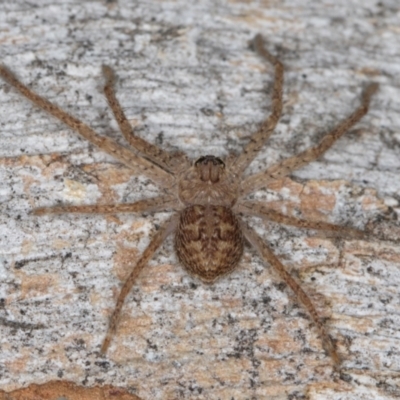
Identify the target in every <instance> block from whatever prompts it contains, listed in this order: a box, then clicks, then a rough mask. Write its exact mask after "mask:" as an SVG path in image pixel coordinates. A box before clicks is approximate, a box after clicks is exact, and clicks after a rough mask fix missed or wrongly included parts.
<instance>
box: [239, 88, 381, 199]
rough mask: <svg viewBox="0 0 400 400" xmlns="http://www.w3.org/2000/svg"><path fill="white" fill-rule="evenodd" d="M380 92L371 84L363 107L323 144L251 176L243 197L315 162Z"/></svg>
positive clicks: (247, 180) (363, 113) (362, 101)
mask: <svg viewBox="0 0 400 400" xmlns="http://www.w3.org/2000/svg"><path fill="white" fill-rule="evenodd" d="M377 90H378V84H377V83H371V84H370V85H368V86H367V88H366V89H365V90H364V92H363V94H362V97H361V106H360V107H359V108H357V109H356V110H355V111H354V112H353V113H352V114H351V115H350V116H349V117H348V118H346V119H345V120H344V121H343V122H341V123H340V124H339V125H338V126H337V127H336V128H335V129H333V130H332V131H331V132H329V133H328V134H327V135H325V136H324V137H323V138H322V140H321V142H320V143H319V144H317V145H316V146H314V147H310V148H309V149H306V150H304V151H303V152H301V153H300V154H297V155H296V156H293V157H289V158H287V159H286V160H283V161H282V162H281V163H278V164H275V165H273V166H272V167H270V168H268V169H267V170H266V171H264V172H260V173H258V174H254V175H251V176H249V177H248V178H247V179H246V180H245V181H244V182H243V184H242V190H241V196H246V195H247V194H249V193H251V192H254V191H256V190H257V189H260V188H262V187H264V186H266V185H267V184H268V182H270V181H272V180H274V179H281V178H283V177H285V176H287V175H289V174H290V173H292V172H293V171H295V170H296V169H299V168H301V167H303V166H304V165H307V164H309V163H310V162H312V161H315V160H316V159H317V158H319V157H320V156H321V155H322V154H324V153H325V152H326V151H327V150H328V149H329V148H330V147H331V146H332V145H333V144H334V143H335V142H336V140H338V139H339V138H340V137H341V136H343V135H344V134H345V133H346V132H347V131H348V130H349V128H351V127H352V126H353V125H354V124H355V123H357V122H358V121H359V120H360V119H361V118H362V117H363V116H364V115H365V114H366V113H367V112H368V108H369V103H370V101H371V97H372V96H373V94H374V93H375V92H376V91H377Z"/></svg>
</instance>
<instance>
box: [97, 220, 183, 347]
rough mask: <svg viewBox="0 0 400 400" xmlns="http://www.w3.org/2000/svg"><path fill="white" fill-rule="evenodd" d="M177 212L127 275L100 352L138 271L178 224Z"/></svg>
mask: <svg viewBox="0 0 400 400" xmlns="http://www.w3.org/2000/svg"><path fill="white" fill-rule="evenodd" d="M178 221H179V214H175V215H173V216H172V217H171V218H170V219H169V220H168V221H166V222H165V223H164V225H163V226H162V227H161V228H160V229H159V230H158V231H157V233H156V234H155V235H154V237H153V238H152V240H151V242H150V244H149V245H148V246H147V248H146V250H145V251H144V252H143V254H142V256H141V257H140V259H139V260H138V262H137V263H136V266H135V267H134V269H133V270H132V272H131V273H130V275H129V276H128V278H127V280H126V281H125V283H124V285H123V286H122V289H121V292H120V293H119V296H118V299H117V303H116V305H115V308H114V311H113V313H112V315H111V318H110V324H109V327H108V331H107V334H106V337H105V338H104V341H103V344H102V346H101V352H102V353H103V354H105V353H106V352H107V349H108V347H109V346H110V343H111V339H112V337H113V336H114V334H115V331H116V329H117V325H118V321H119V317H120V314H121V310H122V307H123V305H124V302H125V298H126V296H127V295H128V294H129V292H130V291H131V289H132V286H133V285H134V284H135V282H136V279H137V277H138V276H139V274H140V272H141V271H142V270H143V268H144V267H145V266H146V264H147V263H148V262H149V261H150V259H151V257H153V255H154V253H155V252H156V250H157V249H158V248H159V247H160V246H161V244H162V243H163V242H164V240H165V239H166V238H167V236H168V235H170V234H171V233H173V232H174V231H175V230H176V227H177V226H178Z"/></svg>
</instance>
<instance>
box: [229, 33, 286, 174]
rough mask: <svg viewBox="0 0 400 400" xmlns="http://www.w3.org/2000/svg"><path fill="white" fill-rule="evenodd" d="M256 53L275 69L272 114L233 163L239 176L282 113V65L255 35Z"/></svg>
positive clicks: (266, 138)
mask: <svg viewBox="0 0 400 400" xmlns="http://www.w3.org/2000/svg"><path fill="white" fill-rule="evenodd" d="M253 44H254V48H255V50H256V51H257V53H258V54H259V55H260V56H261V57H263V58H264V59H265V60H267V61H269V62H270V63H271V64H272V65H273V66H274V68H275V81H274V87H273V92H272V112H271V115H270V116H269V117H268V118H267V119H266V120H265V121H264V122H263V123H262V125H261V127H260V129H259V130H258V131H257V132H256V133H254V134H253V135H252V137H251V138H250V142H249V143H248V144H247V146H246V147H245V148H244V150H243V152H242V153H241V154H240V155H239V156H238V158H237V159H236V161H235V162H234V167H233V168H234V170H235V172H236V173H237V174H238V176H241V175H242V173H243V172H244V170H245V169H246V168H247V167H248V165H249V164H250V163H251V162H252V161H253V159H254V158H255V157H256V156H257V154H258V152H259V151H260V150H261V147H262V146H263V145H264V143H265V142H266V141H267V140H268V138H269V137H270V136H271V134H272V132H273V130H274V128H275V126H276V124H277V123H278V121H279V118H280V116H281V113H282V86H283V64H282V63H281V62H280V61H279V60H278V59H277V58H276V57H274V56H273V55H272V54H270V53H269V52H268V51H267V50H266V49H265V44H264V39H263V38H262V36H261V35H257V36H256V37H255V38H254V40H253Z"/></svg>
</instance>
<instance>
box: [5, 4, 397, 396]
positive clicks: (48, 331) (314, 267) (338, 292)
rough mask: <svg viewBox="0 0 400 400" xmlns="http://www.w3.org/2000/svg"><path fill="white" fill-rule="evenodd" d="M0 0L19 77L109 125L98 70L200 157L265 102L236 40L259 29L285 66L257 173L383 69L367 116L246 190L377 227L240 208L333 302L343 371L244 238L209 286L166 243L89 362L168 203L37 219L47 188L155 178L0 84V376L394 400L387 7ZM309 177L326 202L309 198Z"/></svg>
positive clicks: (196, 392) (130, 106) (185, 390)
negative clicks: (342, 230)
mask: <svg viewBox="0 0 400 400" xmlns="http://www.w3.org/2000/svg"><path fill="white" fill-rule="evenodd" d="M1 9H2V11H1V13H0V60H1V62H3V63H4V64H6V65H7V66H8V67H10V68H11V69H12V70H13V71H14V72H15V73H16V74H17V76H18V77H19V78H20V79H21V80H23V81H24V82H26V83H29V84H30V85H31V86H32V87H33V88H34V89H35V90H37V91H38V92H40V93H41V94H43V95H44V96H45V97H47V98H48V99H51V100H53V101H55V102H57V104H59V105H60V106H62V107H63V108H64V109H66V110H69V111H70V112H71V113H73V114H74V115H76V116H79V117H80V118H82V119H83V120H84V121H86V122H88V123H90V125H91V126H92V127H94V128H95V129H96V130H97V131H98V132H100V133H101V134H106V135H109V136H112V137H114V138H120V134H119V133H118V129H117V126H116V123H115V122H114V121H113V119H112V116H111V114H110V111H109V110H108V109H107V105H106V101H105V98H104V96H103V94H102V78H101V73H100V69H101V65H102V64H108V65H110V66H112V67H113V68H114V69H115V70H116V72H117V74H118V76H119V82H118V97H119V99H120V101H121V103H122V104H123V106H124V109H125V111H126V114H127V116H128V118H129V119H130V121H131V122H132V124H134V125H136V126H137V128H138V132H140V134H141V135H142V136H143V137H145V138H146V139H148V140H149V141H151V142H153V143H156V144H159V145H162V146H164V147H165V148H166V149H169V150H175V149H180V150H183V151H185V152H187V153H188V154H189V155H190V156H191V157H193V158H195V157H197V156H199V155H201V154H203V155H204V154H215V155H220V156H223V155H226V154H227V152H228V151H236V152H238V151H240V149H241V148H242V145H244V144H245V143H246V141H247V138H248V137H249V134H251V133H252V132H254V131H255V130H256V129H257V126H258V124H259V123H260V122H261V121H262V120H263V118H264V117H265V116H266V115H267V113H268V110H269V105H270V96H269V94H268V93H269V92H270V89H271V85H272V79H273V74H272V73H273V70H272V68H271V67H270V66H269V65H266V64H265V63H264V62H263V61H262V60H260V59H259V58H258V57H257V56H256V55H255V54H254V53H253V52H251V50H250V49H249V47H248V41H249V40H250V39H251V38H252V37H253V36H254V35H255V34H256V33H258V32H260V33H262V34H263V36H264V37H265V39H266V41H267V43H268V48H269V49H270V50H271V52H273V53H274V54H277V55H278V56H279V58H280V59H281V60H282V61H283V63H284V64H285V90H284V102H285V104H284V115H283V117H282V119H281V122H280V124H279V125H278V127H277V129H276V134H275V135H274V137H273V138H271V140H270V141H269V142H268V146H265V149H264V151H263V152H262V154H261V155H260V156H259V157H258V158H257V160H256V162H254V163H253V164H252V166H251V170H252V171H253V172H254V171H258V170H262V169H265V168H266V166H267V165H270V164H271V163H273V162H275V161H277V160H279V159H281V158H282V157H287V156H289V155H292V154H294V153H296V152H298V151H300V150H302V149H304V148H306V147H308V146H310V145H311V144H313V143H316V142H317V141H318V139H319V138H320V137H321V136H322V135H323V134H324V133H326V132H328V131H329V129H331V128H333V127H334V126H335V123H336V122H337V121H339V120H341V119H343V118H344V117H345V116H347V115H348V114H349V113H350V112H351V111H352V110H353V109H355V107H357V105H358V104H359V96H360V93H361V90H362V88H363V87H364V86H365V84H366V83H367V82H370V81H376V82H379V83H380V90H379V92H378V93H377V95H376V96H375V97H374V98H373V101H372V105H371V110H370V112H369V114H368V115H367V116H366V117H364V118H363V120H362V121H361V122H360V123H359V124H358V125H357V126H356V127H355V128H354V129H352V130H351V132H350V133H349V134H348V135H346V136H345V137H344V138H342V139H341V140H340V141H339V142H338V143H337V144H335V146H334V147H333V148H332V149H331V150H330V151H329V152H328V153H327V154H326V155H325V156H324V157H323V158H322V159H321V160H319V161H318V162H315V163H313V164H312V165H310V166H307V167H306V168H303V169H302V170H300V171H298V172H296V174H295V181H291V182H290V181H287V182H286V183H287V184H288V185H289V187H291V188H292V190H285V189H282V187H280V186H278V187H276V188H274V190H269V191H268V192H266V191H264V192H259V193H258V194H257V197H258V198H260V199H265V200H266V201H273V202H275V205H277V204H278V205H279V204H280V202H281V203H282V204H284V205H285V204H287V205H288V206H287V208H288V209H290V210H293V209H294V210H295V211H296V212H297V213H298V214H297V215H307V214H312V213H313V212H314V211H315V210H312V209H313V208H314V207H315V208H316V209H317V208H318V207H320V208H321V210H322V211H321V212H318V210H317V211H315V212H316V213H317V214H318V215H320V216H322V217H324V210H325V207H326V209H329V211H330V212H329V213H327V215H326V216H325V217H324V218H325V220H327V221H331V222H334V223H338V224H339V223H340V224H348V225H349V226H357V227H360V228H363V227H365V226H366V224H367V223H368V221H372V222H371V223H370V225H369V226H370V227H371V228H373V229H374V232H375V233H376V234H375V235H373V236H371V239H370V240H369V241H359V242H357V241H344V240H343V241H341V240H334V241H332V240H329V239H326V238H324V237H315V234H313V233H312V232H301V231H299V230H295V229H290V228H285V227H279V226H275V225H272V224H271V225H268V226H266V225H265V224H263V223H262V222H261V221H259V220H254V221H252V224H253V225H254V226H255V227H256V228H257V230H258V232H259V233H260V234H262V235H263V237H264V238H265V240H268V241H269V242H270V243H271V244H273V245H274V246H275V249H276V251H277V253H278V254H279V255H280V257H281V259H282V261H283V262H284V263H285V264H286V265H287V266H288V268H289V269H291V270H293V273H296V271H297V276H298V278H299V280H300V281H301V282H302V284H303V285H304V288H305V289H306V290H307V292H308V293H310V295H311V296H312V298H313V300H314V301H315V303H316V305H317V307H318V309H319V310H320V312H321V314H322V315H324V316H326V317H328V319H327V326H328V328H329V331H330V332H331V334H332V336H333V337H334V338H335V339H337V340H338V347H339V350H340V354H341V355H342V357H343V359H344V364H343V366H344V371H343V374H342V376H341V379H339V377H338V376H337V375H335V374H334V373H332V368H331V362H330V360H329V358H328V357H326V356H325V354H324V352H323V351H322V347H321V342H320V339H319V337H318V334H317V331H316V329H315V328H314V327H313V324H312V323H311V321H310V319H309V318H308V317H307V315H306V313H305V312H304V310H303V308H302V307H301V306H300V305H298V304H297V302H296V301H295V298H294V297H293V295H292V294H291V293H290V292H289V290H288V289H285V288H284V287H283V286H282V285H281V284H280V280H279V279H278V278H277V276H276V275H275V274H274V273H273V272H272V271H271V270H270V268H269V266H267V265H264V264H263V263H262V262H261V261H260V260H259V258H258V257H256V256H255V254H254V252H253V251H251V250H248V251H247V253H246V255H245V257H244V259H243V262H242V266H241V267H240V268H239V269H238V270H237V271H236V272H234V273H233V274H232V275H230V276H229V277H226V278H224V279H222V280H221V281H220V282H217V283H216V284H215V285H213V286H204V285H202V284H201V283H200V282H198V281H196V280H195V279H194V278H191V277H190V276H188V275H187V274H186V273H185V272H184V271H183V270H182V268H181V267H179V265H178V263H177V259H176V257H175V255H174V253H173V246H172V241H171V240H169V241H168V242H167V243H166V244H165V245H164V246H163V248H162V249H161V250H160V251H159V252H158V253H157V255H156V256H155V257H154V259H153V261H152V262H151V264H150V266H149V267H148V268H147V270H145V273H144V274H143V277H142V278H141V279H140V281H139V282H138V285H137V286H136V287H135V289H134V290H133V293H132V295H131V296H130V298H129V301H128V303H129V304H128V305H127V306H126V307H125V309H124V318H123V321H122V324H121V329H120V331H119V334H118V336H117V337H116V338H115V340H114V342H113V344H112V347H111V349H110V352H109V354H108V355H107V357H102V356H100V355H99V348H100V344H101V341H102V339H103V337H104V334H105V332H106V327H107V321H108V316H109V315H110V312H111V311H112V308H113V305H114V299H115V296H116V295H117V293H118V290H119V287H120V284H121V283H120V282H121V280H123V277H124V276H125V275H126V273H127V271H129V268H130V267H131V266H132V265H133V264H134V261H135V260H136V259H137V257H138V255H139V254H140V252H141V251H143V249H144V248H145V246H146V244H147V243H148V241H149V236H150V235H151V234H152V232H154V229H155V227H156V226H157V225H158V224H160V222H161V221H162V220H165V218H167V214H166V213H164V214H163V213H161V214H157V215H136V216H135V215H123V216H117V217H107V218H105V217H102V216H93V217H88V216H70V215H62V216H52V217H41V218H38V217H34V216H32V215H30V210H31V209H32V208H34V207H38V206H49V205H54V204H57V203H74V204H82V203H85V204H91V203H95V202H96V201H99V202H103V203H108V202H123V201H134V200H135V199H139V198H143V197H147V196H154V195H155V194H156V193H157V188H156V187H155V186H154V185H153V184H152V183H151V182H150V181H149V180H147V179H145V178H144V177H142V176H134V175H129V171H128V170H127V169H126V168H123V167H121V166H120V165H119V164H117V163H116V162H115V161H114V160H113V159H112V158H111V157H109V156H106V155H105V154H104V153H103V152H101V151H99V150H97V149H95V148H93V147H92V146H90V145H89V144H88V143H87V142H86V141H85V140H81V139H80V138H79V137H78V136H77V134H75V133H73V132H71V131H70V130H69V129H66V128H65V127H64V126H63V125H62V124H61V123H59V122H57V121H56V120H54V119H53V118H51V117H49V116H48V115H46V114H45V113H44V112H42V111H40V110H38V109H37V108H35V107H33V106H32V105H31V104H30V103H29V102H28V101H26V100H25V99H23V98H22V97H21V96H20V95H18V94H17V93H16V92H15V91H14V90H12V89H10V88H9V86H8V85H6V84H3V83H2V82H0V129H1V132H0V142H1V147H0V152H1V154H0V157H1V158H0V201H1V214H0V217H1V222H0V280H1V286H0V298H1V302H0V330H1V336H0V346H1V347H0V387H1V388H2V389H6V390H12V389H15V388H17V387H20V386H22V385H28V384H30V383H44V382H47V381H49V380H51V379H58V378H60V379H65V380H72V381H74V382H76V383H79V384H84V385H96V384H103V383H110V384H113V385H116V386H123V387H126V388H128V389H130V390H131V391H132V392H133V393H135V394H138V395H139V396H141V397H142V398H143V399H150V398H151V399H177V398H182V399H189V398H190V399H231V398H232V399H235V400H237V399H304V398H309V399H327V398H329V399H389V398H393V397H399V396H400V374H399V369H400V352H399V348H400V317H399V314H400V246H399V244H398V238H399V236H400V235H399V230H400V229H399V224H398V222H397V221H396V217H397V216H398V213H399V210H400V208H399V201H400V179H399V172H400V157H399V148H400V100H399V99H400V96H399V86H400V85H399V82H400V80H399V73H400V48H399V47H400V44H399V43H400V11H399V6H398V1H396V0H392V1H390V0H387V1H385V0H383V1H377V0H374V1H372V0H366V1H357V0H352V1H349V0H346V1H345V0H343V1H318V2H311V1H306V0H304V1H299V0H290V1H243V2H241V1H221V0H219V1H211V0H209V1H208V0H200V1H196V2H194V1H193V2H188V1H183V0H177V1H170V2H169V1H118V2H113V1H109V2H105V1H85V2H82V1H72V0H71V1H60V2H55V1H53V2H51V1H36V2H26V1H21V0H16V1H13V2H10V1H7V2H1ZM121 142H123V141H122V140H121ZM305 179H311V180H313V181H312V182H311V183H308V184H307V182H306V181H305ZM313 190H315V193H317V194H319V195H322V196H326V198H327V199H330V201H331V202H332V204H333V205H326V204H325V203H324V200H322V201H321V202H320V203H318V201H317V200H316V202H317V203H318V204H317V205H314V203H313V202H312V201H311V203H310V204H311V205H310V207H311V210H310V209H309V210H303V209H302V205H303V204H305V203H306V202H307V201H309V200H307V199H311V200H313V197H314V195H313ZM299 196H300V197H301V196H303V197H304V198H305V199H306V200H307V201H306V200H305V201H304V202H302V201H299V200H298V199H299ZM322 199H324V197H322ZM293 205H294V206H293ZM285 207H286V206H284V207H283V208H285ZM322 217H321V218H322ZM310 236H314V238H313V239H311V240H310V239H308V238H309V237H310ZM320 236H321V235H320ZM382 238H383V239H385V240H381V239H382Z"/></svg>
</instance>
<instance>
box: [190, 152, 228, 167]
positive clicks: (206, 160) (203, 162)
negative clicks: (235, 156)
mask: <svg viewBox="0 0 400 400" xmlns="http://www.w3.org/2000/svg"><path fill="white" fill-rule="evenodd" d="M210 162H211V163H212V164H213V165H215V166H217V165H220V166H221V167H222V168H224V167H225V163H224V162H223V161H222V160H221V159H220V158H218V157H214V156H210V155H207V156H202V157H200V158H199V159H198V160H197V161H196V162H195V163H194V165H195V167H198V166H199V165H207V164H208V163H210Z"/></svg>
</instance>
